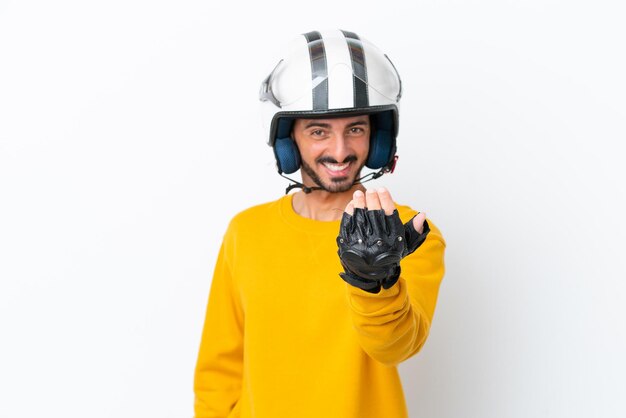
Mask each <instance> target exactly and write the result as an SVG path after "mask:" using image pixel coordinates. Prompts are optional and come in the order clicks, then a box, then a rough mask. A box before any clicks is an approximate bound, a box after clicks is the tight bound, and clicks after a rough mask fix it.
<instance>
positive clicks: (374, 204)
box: [365, 190, 380, 210]
mask: <svg viewBox="0 0 626 418" xmlns="http://www.w3.org/2000/svg"><path fill="white" fill-rule="evenodd" d="M365 203H366V205H365V206H366V207H367V209H368V210H379V209H380V200H379V199H378V193H376V190H368V191H367V193H365Z"/></svg>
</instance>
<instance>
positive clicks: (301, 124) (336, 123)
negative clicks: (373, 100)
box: [293, 115, 370, 129]
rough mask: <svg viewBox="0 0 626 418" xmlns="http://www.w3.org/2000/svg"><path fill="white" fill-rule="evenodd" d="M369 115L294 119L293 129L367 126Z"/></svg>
mask: <svg viewBox="0 0 626 418" xmlns="http://www.w3.org/2000/svg"><path fill="white" fill-rule="evenodd" d="M369 120H370V118H369V115H358V116H350V117H339V118H324V119H320V118H315V119H296V120H295V121H294V125H293V126H294V128H295V129H302V128H305V127H308V126H320V125H324V126H330V127H342V126H348V125H351V124H354V123H365V124H369Z"/></svg>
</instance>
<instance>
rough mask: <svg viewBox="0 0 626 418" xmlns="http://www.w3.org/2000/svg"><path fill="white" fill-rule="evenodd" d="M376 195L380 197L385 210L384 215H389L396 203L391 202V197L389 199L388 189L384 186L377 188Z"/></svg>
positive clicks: (394, 208)
mask: <svg viewBox="0 0 626 418" xmlns="http://www.w3.org/2000/svg"><path fill="white" fill-rule="evenodd" d="M378 197H379V199H380V204H381V206H382V208H383V210H384V211H385V215H391V214H392V213H393V211H394V210H396V205H395V203H393V199H391V193H389V190H387V189H385V188H384V187H382V188H380V189H378Z"/></svg>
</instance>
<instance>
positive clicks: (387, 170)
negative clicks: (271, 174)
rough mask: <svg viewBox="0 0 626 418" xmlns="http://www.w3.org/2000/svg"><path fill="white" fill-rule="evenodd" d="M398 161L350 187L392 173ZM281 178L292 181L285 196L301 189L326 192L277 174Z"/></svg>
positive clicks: (307, 191)
mask: <svg viewBox="0 0 626 418" xmlns="http://www.w3.org/2000/svg"><path fill="white" fill-rule="evenodd" d="M397 161H398V156H397V155H396V156H394V158H393V160H392V161H391V164H389V165H386V166H385V167H383V168H381V169H380V170H378V171H373V172H371V173H367V174H366V175H364V176H362V177H359V178H358V179H356V180H354V183H352V185H353V186H354V185H355V184H363V183H367V182H368V181H371V180H376V179H377V178H379V177H380V176H382V175H383V174H386V173H393V170H395V168H396V162H397ZM278 174H279V175H280V176H281V177H284V178H286V179H287V180H289V181H292V182H293V183H292V184H290V185H289V186H287V188H286V189H285V194H288V193H289V192H290V191H291V190H292V189H302V191H303V192H304V193H306V194H309V193H311V192H312V191H314V190H326V189H324V188H323V187H320V186H312V187H309V186H305V185H304V184H302V183H300V182H299V181H296V180H294V179H290V178H289V177H287V176H285V175H283V173H278Z"/></svg>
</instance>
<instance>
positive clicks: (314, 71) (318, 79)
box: [304, 31, 328, 110]
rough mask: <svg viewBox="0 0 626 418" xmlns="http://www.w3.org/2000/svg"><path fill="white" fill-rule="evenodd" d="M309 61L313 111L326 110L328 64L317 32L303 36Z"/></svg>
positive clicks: (320, 37)
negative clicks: (307, 48)
mask: <svg viewBox="0 0 626 418" xmlns="http://www.w3.org/2000/svg"><path fill="white" fill-rule="evenodd" d="M304 37H305V38H306V41H307V44H308V46H309V58H310V59H311V81H312V83H313V110H328V64H327V63H326V50H325V49H324V41H323V40H322V34H321V33H319V32H318V31H313V32H308V33H305V34H304Z"/></svg>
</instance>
